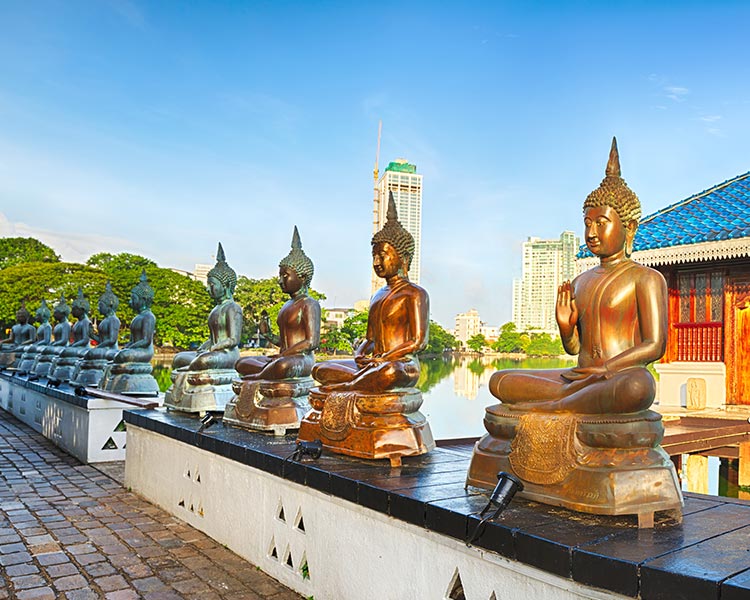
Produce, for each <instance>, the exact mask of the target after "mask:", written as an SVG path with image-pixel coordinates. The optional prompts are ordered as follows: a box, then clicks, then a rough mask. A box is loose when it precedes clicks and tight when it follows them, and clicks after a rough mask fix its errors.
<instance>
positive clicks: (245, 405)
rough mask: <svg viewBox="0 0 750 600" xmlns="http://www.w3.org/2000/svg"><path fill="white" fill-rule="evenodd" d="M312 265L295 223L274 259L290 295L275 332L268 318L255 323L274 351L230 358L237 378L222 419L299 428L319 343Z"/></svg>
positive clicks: (272, 428) (283, 287)
mask: <svg viewBox="0 0 750 600" xmlns="http://www.w3.org/2000/svg"><path fill="white" fill-rule="evenodd" d="M314 270H315V268H314V266H313V263H312V261H311V260H310V259H309V258H308V256H307V255H306V254H305V252H304V251H303V250H302V242H301V240H300V237H299V231H298V230H297V227H295V228H294V234H293V236H292V249H291V251H290V252H289V254H288V255H287V256H286V257H284V258H283V259H281V262H279V286H280V287H281V290H282V291H283V292H285V293H286V294H289V300H287V301H286V303H285V304H284V306H282V307H281V310H280V311H279V316H278V318H277V319H276V324H277V326H278V328H279V334H278V335H274V334H273V333H272V332H271V328H270V323H268V320H267V317H265V318H264V319H263V320H262V321H261V323H260V334H261V335H262V336H263V337H265V338H266V339H268V340H270V341H271V342H272V343H273V344H275V345H278V346H279V353H278V354H276V355H271V356H246V357H244V358H241V359H239V360H238V361H237V362H236V363H235V365H234V368H235V369H236V370H237V372H238V373H239V374H240V375H241V379H235V380H234V382H233V384H232V387H233V388H234V392H235V394H236V397H234V398H233V399H232V400H230V402H229V403H227V407H226V409H225V410H224V422H226V423H231V424H233V425H241V426H243V427H248V428H250V429H259V430H266V431H273V432H274V433H276V434H278V435H283V434H284V433H285V432H286V430H288V429H298V428H299V420H300V418H301V417H302V416H304V415H305V414H306V413H307V411H308V410H309V409H310V406H309V405H308V403H307V394H308V392H309V391H310V388H312V386H313V380H312V377H310V373H311V371H312V368H313V365H314V364H315V355H314V351H315V349H316V348H317V347H318V345H319V344H320V304H318V301H317V300H316V299H315V298H313V297H311V296H310V293H309V289H310V282H311V281H312V276H313V273H314Z"/></svg>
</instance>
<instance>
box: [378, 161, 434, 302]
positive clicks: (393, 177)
mask: <svg viewBox="0 0 750 600" xmlns="http://www.w3.org/2000/svg"><path fill="white" fill-rule="evenodd" d="M389 192H392V193H393V199H394V201H395V202H396V211H397V212H398V220H399V221H400V222H401V225H403V226H404V227H405V228H406V230H407V231H408V232H409V233H411V234H412V235H413V236H414V256H413V257H412V259H411V265H410V267H409V280H410V281H413V282H414V283H416V284H419V275H420V272H419V271H420V265H421V249H422V176H421V175H419V174H418V173H417V167H416V165H412V164H409V163H408V162H407V161H406V160H404V159H403V158H399V159H396V160H394V161H393V162H391V163H390V164H389V165H388V166H387V167H386V169H385V171H384V173H383V177H381V178H380V181H379V182H378V190H377V194H376V196H377V198H376V200H375V208H374V218H373V233H374V232H376V231H379V230H380V229H381V228H382V227H383V225H385V215H386V212H387V210H388V193H389ZM383 285H384V282H383V280H382V279H380V278H379V277H377V276H376V275H375V273H374V272H373V274H372V293H373V294H374V293H375V292H376V291H377V290H378V289H380V288H381V287H383Z"/></svg>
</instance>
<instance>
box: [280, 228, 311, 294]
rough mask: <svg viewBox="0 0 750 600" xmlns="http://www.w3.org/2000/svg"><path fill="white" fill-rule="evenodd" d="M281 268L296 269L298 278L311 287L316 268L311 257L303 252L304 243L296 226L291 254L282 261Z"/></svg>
mask: <svg viewBox="0 0 750 600" xmlns="http://www.w3.org/2000/svg"><path fill="white" fill-rule="evenodd" d="M279 266H280V267H289V268H290V269H294V272H295V273H297V276H298V277H299V278H301V279H304V281H305V285H306V286H309V285H310V282H311V281H312V278H313V273H315V266H314V265H313V262H312V261H311V260H310V257H309V256H307V254H305V252H304V250H302V241H301V240H300V237H299V231H297V226H296V225H295V226H294V234H292V249H291V250H290V251H289V254H287V255H286V256H285V257H284V258H282V259H281V261H280V262H279Z"/></svg>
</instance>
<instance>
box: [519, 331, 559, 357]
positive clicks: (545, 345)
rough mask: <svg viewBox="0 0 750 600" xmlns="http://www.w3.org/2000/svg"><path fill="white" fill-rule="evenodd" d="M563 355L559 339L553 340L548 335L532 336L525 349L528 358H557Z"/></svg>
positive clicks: (537, 334)
mask: <svg viewBox="0 0 750 600" xmlns="http://www.w3.org/2000/svg"><path fill="white" fill-rule="evenodd" d="M564 353H565V350H563V346H562V342H561V341H560V338H558V337H555V338H553V337H552V336H551V335H550V334H549V333H536V334H532V335H531V341H530V342H529V345H528V347H527V348H526V354H528V355H529V356H559V355H560V354H564Z"/></svg>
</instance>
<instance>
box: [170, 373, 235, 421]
mask: <svg viewBox="0 0 750 600" xmlns="http://www.w3.org/2000/svg"><path fill="white" fill-rule="evenodd" d="M171 377H172V385H171V386H170V388H169V389H168V390H167V393H166V394H165V396H164V406H166V407H167V408H169V409H171V410H179V411H182V412H190V413H205V412H224V408H225V407H226V405H227V402H229V401H230V400H231V399H232V397H233V396H234V391H233V390H232V381H233V380H235V379H236V378H237V371H235V370H234V369H206V370H205V371H188V370H187V369H176V370H174V371H172V375H171Z"/></svg>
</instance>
